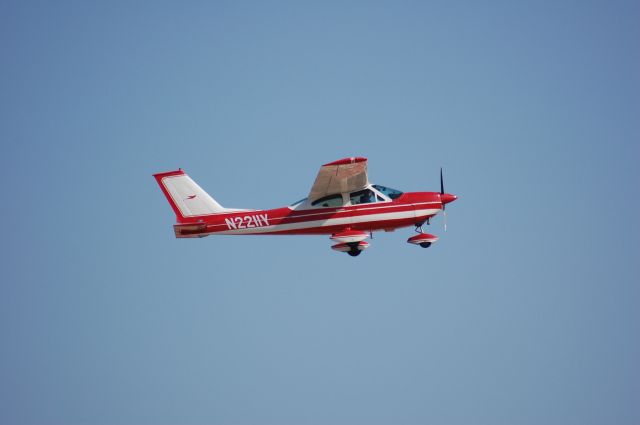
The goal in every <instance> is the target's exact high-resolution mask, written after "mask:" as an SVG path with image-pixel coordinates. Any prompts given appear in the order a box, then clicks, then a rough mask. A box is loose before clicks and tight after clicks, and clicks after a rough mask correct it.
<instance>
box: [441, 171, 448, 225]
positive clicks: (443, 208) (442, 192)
mask: <svg viewBox="0 0 640 425" xmlns="http://www.w3.org/2000/svg"><path fill="white" fill-rule="evenodd" d="M442 195H444V178H443V177H442V167H440V197H441V198H442ZM442 215H443V216H444V217H443V218H444V231H445V232H446V231H447V210H446V204H445V203H444V202H443V203H442Z"/></svg>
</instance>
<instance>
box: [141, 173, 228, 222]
mask: <svg viewBox="0 0 640 425" xmlns="http://www.w3.org/2000/svg"><path fill="white" fill-rule="evenodd" d="M153 177H155V179H156V181H157V182H158V184H159V185H160V189H162V193H164V196H166V198H167V201H169V204H171V208H173V212H175V213H176V219H177V221H178V223H184V222H191V221H195V220H193V218H195V217H200V216H204V215H211V214H216V213H220V212H224V211H226V209H225V208H223V207H222V205H220V204H219V203H217V202H216V200H215V199H213V198H212V197H211V196H209V194H208V193H207V192H205V191H204V190H203V189H202V188H201V187H200V186H198V184H197V183H196V182H194V181H193V180H192V179H191V177H189V176H188V175H187V173H185V172H184V171H183V170H182V169H179V170H177V171H169V172H166V173H158V174H154V175H153Z"/></svg>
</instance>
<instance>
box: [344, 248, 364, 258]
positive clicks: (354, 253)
mask: <svg viewBox="0 0 640 425" xmlns="http://www.w3.org/2000/svg"><path fill="white" fill-rule="evenodd" d="M361 252H362V251H360V250H359V249H352V250H351V251H347V254H349V255H350V256H352V257H357V256H358V255H360V253H361Z"/></svg>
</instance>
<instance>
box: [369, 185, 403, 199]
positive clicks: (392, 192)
mask: <svg viewBox="0 0 640 425" xmlns="http://www.w3.org/2000/svg"><path fill="white" fill-rule="evenodd" d="M373 187H374V188H376V189H377V190H379V191H380V192H382V193H383V194H384V195H386V196H388V197H389V198H391V199H396V198H399V197H400V195H402V192H400V191H399V190H395V189H391V188H390V187H384V186H380V185H379V184H374V185H373Z"/></svg>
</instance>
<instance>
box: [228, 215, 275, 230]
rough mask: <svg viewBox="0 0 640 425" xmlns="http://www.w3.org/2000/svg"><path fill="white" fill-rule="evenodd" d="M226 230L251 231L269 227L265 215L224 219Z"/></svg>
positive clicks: (267, 217) (267, 218)
mask: <svg viewBox="0 0 640 425" xmlns="http://www.w3.org/2000/svg"><path fill="white" fill-rule="evenodd" d="M224 221H225V223H227V228H229V230H231V229H251V228H254V227H263V226H268V225H269V216H268V215H267V214H256V215H245V216H244V217H232V218H225V219H224Z"/></svg>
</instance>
